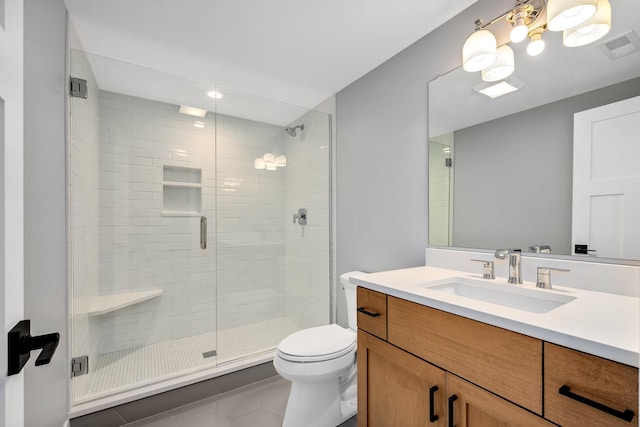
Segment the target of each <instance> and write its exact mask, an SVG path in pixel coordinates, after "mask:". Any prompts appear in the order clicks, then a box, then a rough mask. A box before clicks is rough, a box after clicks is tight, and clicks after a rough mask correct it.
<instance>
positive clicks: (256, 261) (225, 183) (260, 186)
mask: <svg viewBox="0 0 640 427" xmlns="http://www.w3.org/2000/svg"><path fill="white" fill-rule="evenodd" d="M234 95H235V94H228V96H229V97H232V96H234ZM223 108H224V107H223V106H222V105H221V106H220V109H219V111H218V114H217V135H216V139H217V141H218V155H217V170H218V193H217V211H218V217H217V233H216V234H217V236H218V240H217V244H218V250H217V253H218V262H217V265H218V279H217V292H218V298H217V300H218V308H217V316H218V320H217V325H218V346H219V362H220V363H225V362H231V361H236V360H239V359H243V358H247V357H254V358H255V357H256V356H258V359H259V357H260V356H261V355H262V357H263V358H265V360H267V359H268V357H269V355H270V354H272V353H270V352H272V351H273V350H274V349H275V348H276V346H277V345H278V343H279V342H280V341H281V340H282V339H283V338H285V337H286V336H287V335H289V334H291V333H293V332H295V331H297V330H300V329H302V328H307V327H311V326H318V325H323V324H328V323H329V320H330V289H331V284H330V276H329V275H330V268H329V266H330V255H329V248H330V242H329V238H330V227H329V223H330V179H329V177H330V152H331V150H330V143H331V141H330V121H329V116H328V115H327V114H325V113H321V112H318V111H301V109H297V110H292V111H291V112H290V116H292V117H293V121H289V122H282V121H275V122H269V121H252V120H246V119H242V118H238V117H233V116H230V115H226V114H221V110H222V109H223ZM291 113H292V114H291ZM300 209H304V210H305V211H306V222H303V221H300V219H299V218H298V219H294V214H298V213H299V212H300Z"/></svg>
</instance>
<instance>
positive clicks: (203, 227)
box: [200, 216, 207, 249]
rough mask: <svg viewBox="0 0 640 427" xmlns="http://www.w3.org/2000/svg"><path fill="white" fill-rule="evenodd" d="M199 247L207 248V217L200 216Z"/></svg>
mask: <svg viewBox="0 0 640 427" xmlns="http://www.w3.org/2000/svg"><path fill="white" fill-rule="evenodd" d="M200 248H202V249H207V217H206V216H201V217H200Z"/></svg>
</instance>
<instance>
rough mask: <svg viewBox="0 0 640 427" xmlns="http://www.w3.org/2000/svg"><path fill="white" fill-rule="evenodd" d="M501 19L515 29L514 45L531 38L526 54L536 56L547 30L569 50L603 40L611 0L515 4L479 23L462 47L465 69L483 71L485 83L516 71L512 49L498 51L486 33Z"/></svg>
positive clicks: (544, 0)
mask: <svg viewBox="0 0 640 427" xmlns="http://www.w3.org/2000/svg"><path fill="white" fill-rule="evenodd" d="M545 12H546V13H545ZM545 17H546V19H545ZM502 19H506V20H507V22H509V23H510V24H511V26H512V27H513V28H512V30H511V33H510V39H511V42H514V43H517V42H520V41H522V40H524V39H525V38H527V36H529V38H530V41H529V44H528V45H527V53H528V54H529V55H530V56H537V55H540V54H541V53H542V52H543V51H544V49H545V42H544V40H543V39H542V34H543V33H544V32H545V31H546V30H550V31H563V44H564V45H565V46H567V47H575V46H583V45H586V44H589V43H592V42H594V41H596V40H598V39H600V38H601V37H603V36H604V35H605V34H607V32H608V31H609V29H610V28H611V4H610V3H609V0H516V2H515V6H514V7H513V9H511V10H508V11H506V12H505V13H503V14H502V15H500V16H498V17H497V18H495V19H493V20H492V21H490V22H489V23H487V24H485V23H484V21H483V20H482V19H478V20H476V21H475V25H476V29H475V31H474V32H473V33H471V35H470V36H469V37H468V38H467V40H466V41H465V43H464V46H463V47H462V68H464V70H466V71H469V72H474V71H482V80H484V81H486V82H493V81H497V80H500V79H504V78H505V77H506V76H509V75H510V74H511V73H513V71H514V70H515V64H514V62H515V61H514V60H513V51H512V50H511V48H510V47H508V46H507V45H506V44H505V45H504V46H501V47H500V49H498V48H497V47H496V38H495V36H494V35H493V34H492V33H491V32H490V31H489V30H488V29H487V28H488V27H490V26H491V25H493V24H495V23H496V22H498V21H500V20H502ZM499 52H502V53H499ZM505 61H508V62H506V64H508V65H505ZM503 73H504V74H503ZM516 90H517V89H516ZM498 96H499V95H498Z"/></svg>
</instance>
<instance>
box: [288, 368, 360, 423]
mask: <svg viewBox="0 0 640 427" xmlns="http://www.w3.org/2000/svg"><path fill="white" fill-rule="evenodd" d="M356 411H357V401H356V399H355V398H353V399H348V400H346V401H343V400H342V398H341V390H340V384H339V379H338V378H336V379H334V380H331V381H325V382H321V383H318V382H315V383H300V382H297V381H294V382H293V383H292V385H291V393H290V394H289V401H288V402H287V409H286V411H285V414H284V420H283V421H282V427H300V426H305V427H329V426H331V427H335V426H338V425H340V424H342V423H343V422H345V421H346V420H348V419H349V418H352V417H353V416H355V415H356Z"/></svg>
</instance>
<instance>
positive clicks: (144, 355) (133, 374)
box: [76, 317, 301, 401]
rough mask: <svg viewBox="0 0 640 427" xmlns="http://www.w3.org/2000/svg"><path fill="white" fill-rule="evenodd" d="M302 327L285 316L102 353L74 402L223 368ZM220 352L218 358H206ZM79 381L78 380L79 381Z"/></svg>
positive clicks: (79, 385) (80, 384)
mask: <svg viewBox="0 0 640 427" xmlns="http://www.w3.org/2000/svg"><path fill="white" fill-rule="evenodd" d="M300 329H301V328H300V327H299V326H298V325H296V324H295V323H294V322H292V321H291V320H289V319H288V318H286V317H280V318H276V319H271V320H267V321H263V322H260V323H254V324H249V325H244V326H240V327H236V328H231V329H227V330H221V331H219V332H218V333H217V342H216V333H215V332H210V333H206V334H201V335H195V336H191V337H185V338H179V339H175V340H171V341H164V342H160V343H155V344H149V345H147V346H144V347H138V348H134V349H129V350H123V351H116V352H113V353H106V354H101V355H99V356H98V357H97V360H96V362H95V363H94V364H93V366H92V367H91V368H90V373H89V374H88V375H86V376H82V377H77V378H76V381H77V382H76V401H87V400H91V399H95V398H97V397H102V396H105V395H108V394H113V393H117V392H120V391H123V390H127V389H130V388H131V387H133V386H140V385H144V384H149V383H152V382H155V381H158V380H160V379H165V378H168V377H172V376H174V375H175V374H176V373H179V372H184V371H191V370H194V369H199V368H206V367H207V366H215V365H216V364H218V365H220V364H223V363H225V362H229V361H232V360H236V359H240V358H242V357H246V356H250V355H253V354H259V353H261V352H264V351H268V350H272V349H273V348H274V347H275V346H276V345H277V344H278V343H279V342H280V341H281V340H282V339H283V338H285V337H286V336H287V335H289V334H291V333H293V332H295V331H298V330H300ZM212 350H216V351H217V355H216V356H212V357H205V356H203V354H205V353H207V352H211V351H212ZM78 380H79V381H78Z"/></svg>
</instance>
